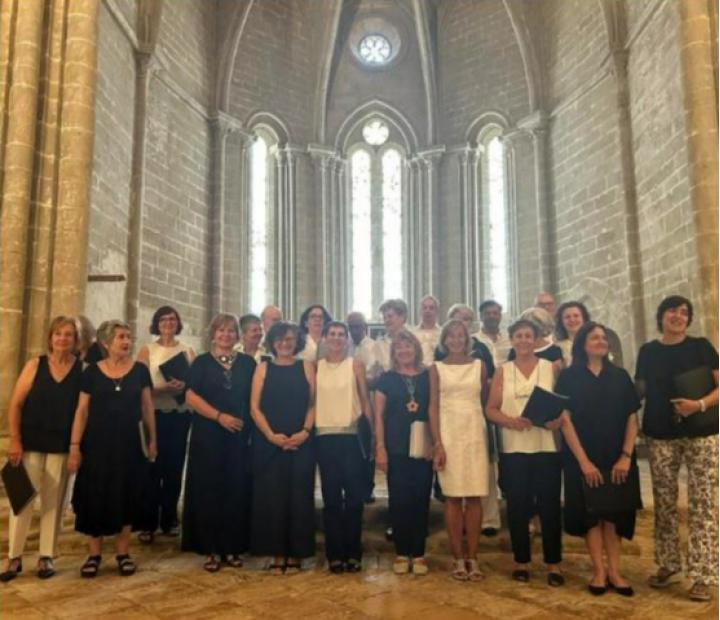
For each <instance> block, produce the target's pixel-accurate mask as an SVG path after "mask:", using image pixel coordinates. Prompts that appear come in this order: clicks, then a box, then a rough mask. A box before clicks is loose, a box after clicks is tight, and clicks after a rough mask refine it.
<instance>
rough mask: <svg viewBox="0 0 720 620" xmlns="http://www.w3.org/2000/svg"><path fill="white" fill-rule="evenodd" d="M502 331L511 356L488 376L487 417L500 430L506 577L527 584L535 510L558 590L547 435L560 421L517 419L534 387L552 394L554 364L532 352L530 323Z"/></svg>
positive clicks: (553, 480)
mask: <svg viewBox="0 0 720 620" xmlns="http://www.w3.org/2000/svg"><path fill="white" fill-rule="evenodd" d="M508 331H509V332H510V340H511V342H512V345H513V349H514V350H515V354H516V355H515V359H514V360H513V361H510V362H505V363H504V364H503V365H502V366H500V368H498V369H497V370H496V372H495V375H494V376H493V380H492V386H491V388H490V400H489V401H488V406H487V416H488V418H489V419H490V420H491V421H493V422H495V424H497V425H499V426H500V427H502V431H501V449H500V488H501V489H502V491H503V494H504V495H505V499H506V500H507V519H508V529H509V530H510V542H511V544H512V550H513V557H514V559H515V569H514V570H513V573H512V578H513V579H515V580H516V581H520V582H527V581H529V580H530V570H529V567H530V548H531V545H530V532H529V527H528V526H529V521H530V518H531V517H532V515H533V514H534V512H535V511H536V510H537V513H538V514H539V515H540V522H541V524H542V540H543V557H544V560H545V564H546V565H547V570H548V576H547V581H548V584H549V585H551V586H561V585H562V584H563V583H564V582H565V580H564V577H563V576H562V573H561V572H560V561H561V554H562V551H561V537H562V530H561V509H560V477H561V461H560V454H559V453H558V450H557V447H556V445H555V438H554V437H553V434H552V431H553V430H557V429H558V428H559V427H560V423H561V420H560V418H558V419H557V420H553V421H552V422H548V423H547V424H546V428H540V427H537V426H533V424H532V422H530V420H529V419H528V418H524V417H522V413H523V411H524V409H525V406H526V405H527V402H528V399H529V398H530V395H531V394H532V392H533V390H534V389H535V387H536V386H537V387H540V388H543V389H545V390H548V391H552V389H553V386H554V384H555V370H554V365H553V363H552V362H550V361H549V360H546V359H542V358H540V357H538V355H537V353H536V352H535V351H534V348H535V346H536V340H537V338H538V335H539V329H538V326H537V325H536V324H535V323H533V322H532V321H527V320H524V319H520V320H519V321H516V322H515V323H513V324H512V325H511V326H510V328H509V330H508Z"/></svg>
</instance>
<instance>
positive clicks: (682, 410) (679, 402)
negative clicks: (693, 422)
mask: <svg viewBox="0 0 720 620" xmlns="http://www.w3.org/2000/svg"><path fill="white" fill-rule="evenodd" d="M670 402H671V403H672V404H673V409H674V410H675V413H677V414H678V415H679V416H682V417H683V418H686V417H688V416H689V415H692V414H693V413H696V412H698V411H700V403H699V402H698V401H696V400H689V399H687V398H672V399H671V400H670Z"/></svg>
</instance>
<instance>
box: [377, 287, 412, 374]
mask: <svg viewBox="0 0 720 620" xmlns="http://www.w3.org/2000/svg"><path fill="white" fill-rule="evenodd" d="M380 314H382V318H383V323H384V324H385V335H384V336H382V337H381V338H378V339H377V340H376V341H375V361H376V365H379V366H380V368H381V369H382V372H386V371H388V370H391V369H392V360H391V359H390V343H391V341H392V338H393V336H394V335H395V334H397V333H398V332H399V331H400V330H401V329H403V327H405V322H406V321H407V315H408V307H407V304H406V303H405V302H404V301H403V300H402V299H388V300H386V301H384V302H383V303H382V305H381V306H380ZM378 374H380V373H378Z"/></svg>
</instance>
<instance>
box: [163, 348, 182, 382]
mask: <svg viewBox="0 0 720 620" xmlns="http://www.w3.org/2000/svg"><path fill="white" fill-rule="evenodd" d="M158 369H159V370H160V372H161V373H162V376H163V377H164V378H165V381H170V380H171V379H177V380H178V381H184V382H187V379H188V374H189V372H190V363H189V362H188V359H187V356H186V355H185V354H184V353H182V352H181V353H178V354H177V355H175V356H173V357H171V358H170V359H169V360H168V361H167V362H165V363H163V364H160V366H158Z"/></svg>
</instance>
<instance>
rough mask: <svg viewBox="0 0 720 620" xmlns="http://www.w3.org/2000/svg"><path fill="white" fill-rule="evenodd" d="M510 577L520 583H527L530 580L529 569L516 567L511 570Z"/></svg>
mask: <svg viewBox="0 0 720 620" xmlns="http://www.w3.org/2000/svg"><path fill="white" fill-rule="evenodd" d="M512 578H513V579H514V580H515V581H519V582H520V583H527V582H528V581H530V571H529V570H526V569H524V568H516V569H515V570H514V571H513V572H512Z"/></svg>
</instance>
